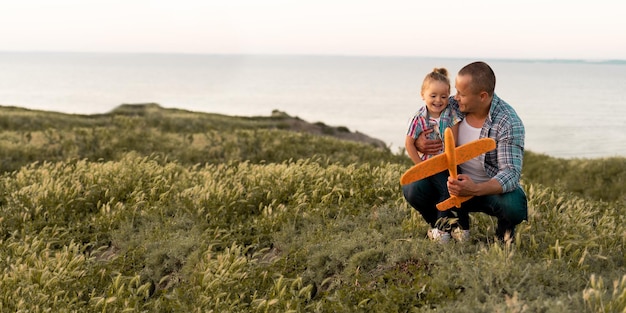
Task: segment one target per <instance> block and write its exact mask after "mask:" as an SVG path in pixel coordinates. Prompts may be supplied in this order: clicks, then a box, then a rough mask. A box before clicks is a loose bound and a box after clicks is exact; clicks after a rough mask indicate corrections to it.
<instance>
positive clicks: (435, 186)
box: [402, 171, 528, 239]
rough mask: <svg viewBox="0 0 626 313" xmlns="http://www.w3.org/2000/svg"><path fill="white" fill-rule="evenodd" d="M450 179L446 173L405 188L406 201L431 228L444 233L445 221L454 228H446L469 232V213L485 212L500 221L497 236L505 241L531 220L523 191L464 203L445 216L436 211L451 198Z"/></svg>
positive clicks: (489, 196) (443, 213)
mask: <svg viewBox="0 0 626 313" xmlns="http://www.w3.org/2000/svg"><path fill="white" fill-rule="evenodd" d="M447 177H448V175H447V171H444V172H442V173H439V174H436V175H433V176H431V177H428V178H426V179H422V180H418V181H416V182H413V183H411V184H407V185H404V186H402V192H403V193H404V198H405V199H406V200H407V202H408V203H409V204H410V205H411V206H412V207H413V208H414V209H415V210H417V211H418V212H420V214H422V217H424V220H426V222H427V223H428V224H430V226H431V227H433V228H434V227H437V228H440V229H443V228H442V224H445V223H442V221H444V222H445V220H446V219H448V220H449V221H452V223H453V224H452V225H447V227H453V226H459V227H461V228H462V229H469V228H470V225H469V224H470V220H469V213H471V212H483V213H486V214H488V215H491V216H494V217H496V218H497V219H498V228H497V229H496V235H497V236H498V237H499V238H501V239H502V238H504V235H505V234H506V233H507V232H509V234H510V235H511V236H513V234H514V231H515V226H517V224H519V223H521V222H522V221H524V220H526V219H527V218H528V201H527V199H526V194H525V193H524V190H522V188H521V187H517V188H516V189H515V190H513V191H511V192H507V193H502V194H498V195H488V196H480V197H473V198H471V199H469V200H467V201H466V202H463V204H461V208H453V209H450V210H447V211H443V212H442V211H439V210H437V207H436V204H437V203H439V202H441V201H442V200H445V199H447V198H448V197H449V193H448V187H447V185H446V181H447ZM444 227H446V226H445V225H444ZM444 230H445V229H444Z"/></svg>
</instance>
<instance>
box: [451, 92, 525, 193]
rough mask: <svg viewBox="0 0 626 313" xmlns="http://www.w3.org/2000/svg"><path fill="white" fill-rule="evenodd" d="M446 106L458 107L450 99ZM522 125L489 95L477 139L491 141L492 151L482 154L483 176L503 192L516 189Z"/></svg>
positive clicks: (521, 145)
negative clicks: (492, 141) (492, 140)
mask: <svg viewBox="0 0 626 313" xmlns="http://www.w3.org/2000/svg"><path fill="white" fill-rule="evenodd" d="M449 106H450V107H451V108H452V109H454V110H459V104H458V103H457V102H456V100H454V97H450V102H449ZM524 135H525V131H524V124H523V123H522V120H521V119H520V118H519V116H518V115H517V113H516V112H515V110H514V109H513V107H511V106H510V105H509V104H508V103H506V102H505V101H504V100H502V99H500V97H498V96H497V95H496V94H494V95H493V100H492V101H491V108H490V109H489V116H488V117H487V120H485V124H484V125H483V127H482V130H481V131H480V138H485V137H489V138H493V139H494V140H495V141H496V149H495V150H493V151H489V152H487V153H486V154H485V161H484V167H485V172H486V173H487V175H489V176H490V177H492V178H495V179H496V180H497V181H498V182H499V183H500V185H501V186H502V190H503V192H510V191H513V190H514V189H515V188H517V187H518V186H519V185H520V178H521V175H522V163H523V160H524Z"/></svg>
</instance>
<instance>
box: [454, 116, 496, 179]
mask: <svg viewBox="0 0 626 313" xmlns="http://www.w3.org/2000/svg"><path fill="white" fill-rule="evenodd" d="M480 131H481V129H480V128H474V127H472V125H470V124H468V123H467V121H465V119H464V120H463V121H461V124H460V125H459V140H458V143H457V145H459V146H460V145H463V144H466V143H468V142H471V141H474V140H477V139H478V138H480ZM484 163H485V154H484V153H483V154H481V155H479V156H477V157H475V158H473V159H471V160H469V161H467V162H465V163H462V164H460V165H459V167H460V169H461V173H462V174H466V175H469V177H471V178H472V180H473V181H474V182H476V183H483V182H486V181H488V180H490V179H491V177H489V176H488V175H487V173H486V172H485V165H484Z"/></svg>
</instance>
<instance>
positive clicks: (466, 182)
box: [448, 174, 478, 197]
mask: <svg viewBox="0 0 626 313" xmlns="http://www.w3.org/2000/svg"><path fill="white" fill-rule="evenodd" d="M477 187H478V186H477V185H476V183H474V181H473V180H472V179H471V178H470V177H469V176H467V175H465V174H459V175H458V177H457V179H454V178H452V177H448V191H449V192H450V194H451V195H453V196H457V197H458V196H461V197H466V196H476V195H477V190H478V188H477Z"/></svg>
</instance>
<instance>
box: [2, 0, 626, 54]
mask: <svg viewBox="0 0 626 313" xmlns="http://www.w3.org/2000/svg"><path fill="white" fill-rule="evenodd" d="M2 2H3V3H2V6H1V8H2V9H1V10H0V51H42V52H48V51H59V52H116V53H117V52H122V53H125V52H131V53H192V54H307V55H317V54H322V55H367V56H420V57H431V56H432V57H459V58H470V57H471V58H476V57H480V58H514V59H515V58H530V59H585V60H608V59H620V60H624V59H626V18H624V17H623V16H622V15H623V12H624V8H626V5H625V4H623V2H622V1H618V0H595V1H589V0H586V1H579V0H570V1H565V2H561V1H546V0H524V1H520V0H511V1H502V0H475V1H467V0H448V1H434V0H431V1H419V0H380V1H371V0H361V1H357V0H314V1H312V0H208V1H207V0H171V1H160V0H152V1H149V0H124V1H120V0H106V1H101V0H54V1H50V0H20V1H7V0H3V1H2Z"/></svg>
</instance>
